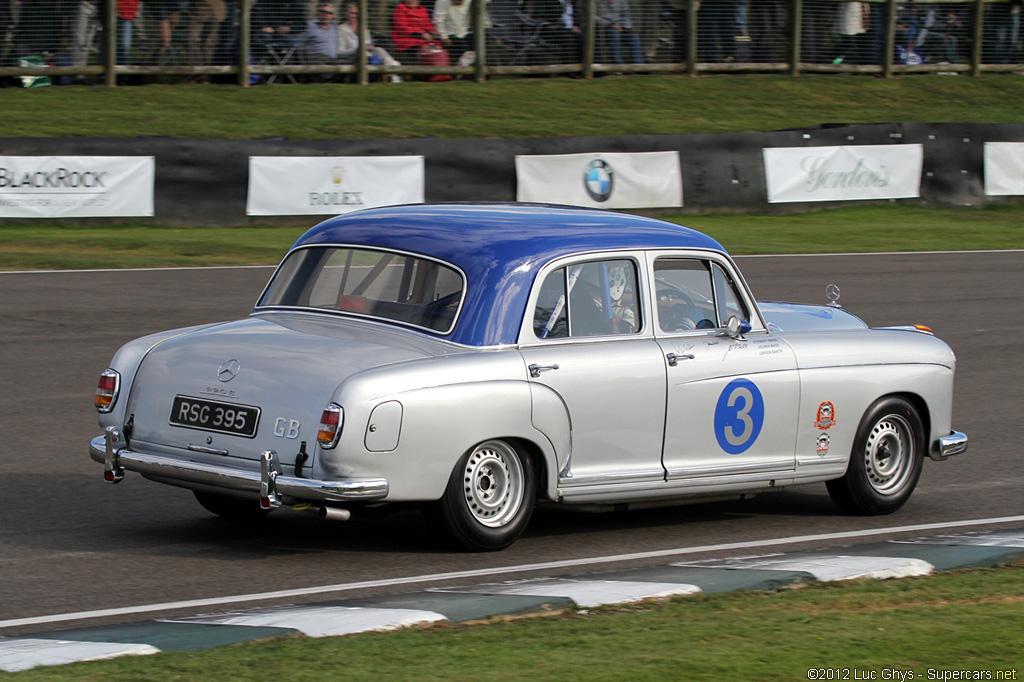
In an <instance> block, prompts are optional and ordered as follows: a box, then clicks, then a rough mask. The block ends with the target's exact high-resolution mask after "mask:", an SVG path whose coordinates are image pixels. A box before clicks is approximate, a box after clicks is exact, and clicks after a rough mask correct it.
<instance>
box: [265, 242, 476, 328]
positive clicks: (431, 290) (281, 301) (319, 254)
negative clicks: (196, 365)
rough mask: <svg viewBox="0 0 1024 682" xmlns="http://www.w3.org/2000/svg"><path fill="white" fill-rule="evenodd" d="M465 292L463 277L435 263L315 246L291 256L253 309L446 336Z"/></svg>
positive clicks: (401, 255)
mask: <svg viewBox="0 0 1024 682" xmlns="http://www.w3.org/2000/svg"><path fill="white" fill-rule="evenodd" d="M464 292H465V277H464V276H463V275H462V273H461V272H459V271H458V270H456V269H455V268H453V267H451V266H449V265H446V264H444V263H441V262H438V261H435V260H430V259H427V258H421V257H417V256H412V255H410V254H404V253H398V252H393V251H376V250H371V249H365V248H347V247H333V246H319V247H311V248H305V249H298V250H296V251H293V252H292V253H290V254H289V255H288V257H287V258H285V260H284V262H283V263H282V264H281V266H280V267H279V268H278V269H277V272H276V273H275V275H274V278H273V280H272V281H271V282H270V286H268V287H267V290H266V292H265V293H264V294H263V298H262V299H260V302H259V303H258V304H257V307H288V308H315V309H317V310H329V311H337V312H342V313H349V314H354V315H359V316H365V317H373V318H379V319H383V320H387V321H390V322H399V323H401V324H407V325H412V326H414V327H421V328H424V329H429V330H431V331H434V332H439V333H441V334H447V333H449V332H450V331H451V330H452V328H453V327H454V326H455V318H456V315H457V313H458V310H459V306H460V305H461V304H462V299H463V296H464Z"/></svg>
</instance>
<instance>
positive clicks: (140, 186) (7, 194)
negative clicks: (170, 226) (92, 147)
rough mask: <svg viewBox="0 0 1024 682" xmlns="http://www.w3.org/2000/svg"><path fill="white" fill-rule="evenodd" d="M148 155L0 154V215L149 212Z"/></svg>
mask: <svg viewBox="0 0 1024 682" xmlns="http://www.w3.org/2000/svg"><path fill="white" fill-rule="evenodd" d="M155 171H156V163H155V161H154V158H153V157H152V156H0V217H2V218H94V217H120V216H151V215H153V181H154V178H155V176H156V172H155Z"/></svg>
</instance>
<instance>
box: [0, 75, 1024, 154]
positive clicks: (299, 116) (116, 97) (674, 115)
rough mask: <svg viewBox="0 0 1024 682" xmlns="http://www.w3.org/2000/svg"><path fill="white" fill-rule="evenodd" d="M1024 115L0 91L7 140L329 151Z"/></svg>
mask: <svg viewBox="0 0 1024 682" xmlns="http://www.w3.org/2000/svg"><path fill="white" fill-rule="evenodd" d="M1022 101H1024V78H1022V77H1021V76H1018V75H1015V74H990V75H985V76H981V77H978V78H968V77H954V76H936V75H922V76H900V77H898V78H892V79H888V80H886V79H882V78H875V77H871V76H805V77H798V78H792V77H789V76H780V75H752V76H726V77H723V76H710V77H701V78H688V77H685V76H679V75H671V76H631V77H607V78H598V79H595V80H591V81H587V80H582V79H580V80H572V79H566V78H530V79H496V80H492V81H489V82H487V83H486V84H482V85H481V84H476V83H471V82H467V81H454V82H451V83H418V82H410V83H402V84H384V83H378V84H373V85H370V86H366V87H360V86H355V85H338V84H322V85H312V84H311V85H271V86H260V87H253V88H246V89H242V88H239V87H237V86H234V85H148V86H142V87H120V88H114V89H109V88H104V87H99V86H70V87H51V88H40V89H33V90H22V89H17V88H6V89H4V90H0V111H2V112H3V129H2V131H0V136H3V137H135V136H139V135H161V136H170V137H193V138H195V137H198V138H226V139H255V138H263V137H284V138H288V139H294V140H324V139H374V138H410V137H438V138H513V139H521V138H540V137H577V136H588V135H665V134H688V133H733V132H750V131H766V130H780V129H785V128H803V127H810V126H816V125H820V124H823V123H879V122H897V123H903V122H929V123H947V122H977V123H1021V122H1024V109H1022V108H1021V106H1020V102H1022Z"/></svg>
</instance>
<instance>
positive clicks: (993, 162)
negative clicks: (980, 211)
mask: <svg viewBox="0 0 1024 682" xmlns="http://www.w3.org/2000/svg"><path fill="white" fill-rule="evenodd" d="M985 194H986V195H987V196H991V197H998V196H1011V195H1015V194H1024V142H986V143H985Z"/></svg>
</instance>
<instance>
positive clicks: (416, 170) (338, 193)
mask: <svg viewBox="0 0 1024 682" xmlns="http://www.w3.org/2000/svg"><path fill="white" fill-rule="evenodd" d="M424 184H425V183H424V164H423V157H422V156H250V157H249V198H248V201H247V202H246V207H245V212H246V215H338V214H340V213H349V212H351V211H358V210H359V209H361V208H372V207H374V206H394V205H396V204H422V203H423V197H424Z"/></svg>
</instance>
